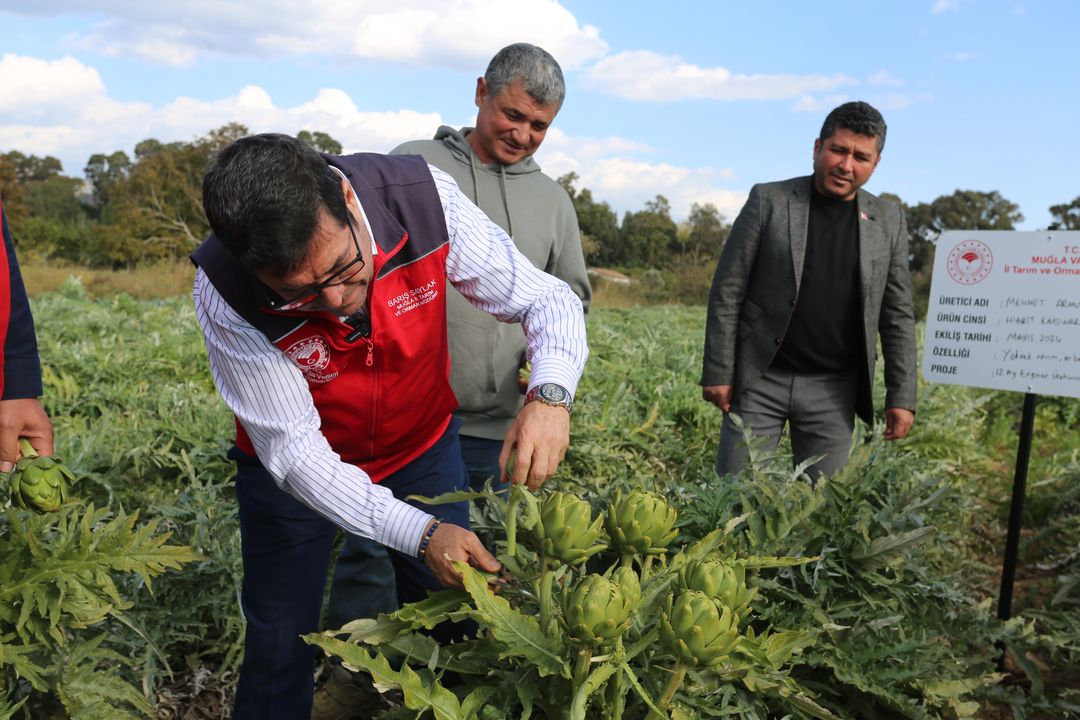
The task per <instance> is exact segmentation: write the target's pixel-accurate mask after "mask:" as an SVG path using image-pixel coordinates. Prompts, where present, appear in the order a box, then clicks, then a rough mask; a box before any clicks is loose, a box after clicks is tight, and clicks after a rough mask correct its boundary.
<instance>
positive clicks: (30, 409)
mask: <svg viewBox="0 0 1080 720" xmlns="http://www.w3.org/2000/svg"><path fill="white" fill-rule="evenodd" d="M19 438H26V439H27V440H29V441H30V444H31V445H33V446H34V449H35V450H37V452H38V455H52V454H53V427H52V422H50V421H49V416H48V415H46V414H45V410H44V408H42V407H41V403H40V402H39V401H38V399H37V398H23V399H19V400H0V472H8V471H9V470H11V469H12V468H13V467H15V463H16V461H18V459H19V455H20V453H19Z"/></svg>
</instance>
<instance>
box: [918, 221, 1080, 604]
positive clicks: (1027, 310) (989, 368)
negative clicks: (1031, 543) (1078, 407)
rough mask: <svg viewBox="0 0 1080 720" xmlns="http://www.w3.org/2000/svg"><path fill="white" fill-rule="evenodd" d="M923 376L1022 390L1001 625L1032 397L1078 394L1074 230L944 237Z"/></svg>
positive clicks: (1077, 243) (1079, 292) (1078, 264)
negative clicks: (1022, 398) (1021, 411)
mask: <svg viewBox="0 0 1080 720" xmlns="http://www.w3.org/2000/svg"><path fill="white" fill-rule="evenodd" d="M922 371H923V377H924V378H926V379H927V380H929V381H931V382H940V383H948V384H952V385H967V386H971V387H982V388H993V389H997V390H1014V391H1018V392H1023V393H1025V395H1024V410H1023V416H1022V418H1021V428H1020V438H1019V444H1018V447H1017V453H1016V474H1015V476H1014V478H1013V494H1012V504H1011V505H1010V508H1009V529H1008V535H1007V537H1006V541H1005V558H1004V562H1003V564H1002V573H1001V592H1000V595H999V597H998V617H999V618H1001V619H1002V620H1007V619H1009V617H1010V615H1011V612H1012V589H1013V580H1014V577H1015V574H1016V559H1017V554H1018V551H1019V544H1020V524H1021V522H1020V521H1021V517H1022V513H1023V507H1024V493H1025V488H1026V485H1027V471H1028V459H1029V457H1030V454H1031V439H1032V433H1033V430H1034V422H1035V400H1036V396H1037V395H1040V394H1042V395H1064V396H1067V397H1080V232H1077V231H1061V232H1059V231H1045V232H1006V231H977V230H971V231H968V230H965V231H950V232H946V233H942V235H941V237H939V238H938V241H937V253H936V256H935V259H934V274H933V280H932V283H931V289H930V306H929V309H928V310H927V314H926V337H925V343H924V350H923V365H922Z"/></svg>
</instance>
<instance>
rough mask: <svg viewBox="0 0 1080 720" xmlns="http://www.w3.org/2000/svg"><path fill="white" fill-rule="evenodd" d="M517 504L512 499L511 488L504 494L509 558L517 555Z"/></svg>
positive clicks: (512, 492) (514, 499) (515, 499)
mask: <svg viewBox="0 0 1080 720" xmlns="http://www.w3.org/2000/svg"><path fill="white" fill-rule="evenodd" d="M519 504H520V503H518V501H517V498H516V497H514V490H513V489H512V488H511V490H510V492H509V493H507V494H506V553H507V554H508V555H510V557H513V556H514V555H516V554H517V516H518V505H519Z"/></svg>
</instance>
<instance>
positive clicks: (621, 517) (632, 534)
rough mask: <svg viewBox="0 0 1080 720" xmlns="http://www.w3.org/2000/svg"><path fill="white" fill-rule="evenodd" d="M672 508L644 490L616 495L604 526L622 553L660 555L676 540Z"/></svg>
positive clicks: (657, 496) (675, 516) (675, 514)
mask: <svg viewBox="0 0 1080 720" xmlns="http://www.w3.org/2000/svg"><path fill="white" fill-rule="evenodd" d="M677 517H678V515H677V513H676V512H675V509H674V508H673V507H671V506H670V505H668V504H667V502H665V501H664V499H663V498H662V497H660V496H659V495H657V494H655V493H651V492H646V491H644V490H634V491H632V492H631V493H630V494H628V495H626V496H623V494H622V492H621V491H620V492H616V493H615V499H614V500H613V501H612V502H611V507H610V508H608V512H607V518H606V520H605V523H604V524H605V527H606V528H607V531H608V535H610V536H611V542H612V543H613V544H614V545H615V546H616V547H618V548H619V551H620V552H621V553H623V554H629V553H637V554H640V555H659V554H660V553H663V552H664V550H665V549H666V548H667V546H668V545H670V544H671V542H672V541H673V540H674V539H675V536H676V535H677V534H678V532H679V531H678V530H676V529H675V520H676V519H677Z"/></svg>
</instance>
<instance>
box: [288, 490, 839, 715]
mask: <svg viewBox="0 0 1080 720" xmlns="http://www.w3.org/2000/svg"><path fill="white" fill-rule="evenodd" d="M635 495H642V496H643V497H646V498H648V499H650V501H651V500H653V498H652V497H651V496H650V495H649V494H648V493H641V491H637V492H636V493H631V494H630V495H629V496H628V498H634V497H635ZM565 497H566V495H565V494H564V493H559V492H557V491H556V492H553V493H550V494H548V495H546V496H545V497H543V498H541V499H539V500H538V499H537V498H536V497H535V496H533V495H532V494H531V493H529V492H528V491H525V490H524V489H523V488H521V487H520V486H517V487H515V488H513V489H512V490H511V492H510V497H509V499H508V500H503V499H501V498H500V497H498V496H497V495H495V494H494V493H490V492H489V493H487V494H486V495H485V496H484V503H485V507H490V506H497V507H498V510H497V511H496V514H498V515H500V516H502V517H505V518H506V527H507V536H506V537H507V539H506V541H505V542H500V543H498V545H499V547H500V548H501V549H502V552H501V553H500V555H499V557H500V558H501V560H502V562H503V565H504V568H506V569H507V573H506V574H504V575H503V576H502V577H500V578H498V579H497V580H496V579H493V578H490V577H488V576H486V575H484V574H482V573H479V572H477V571H476V570H473V569H472V568H470V567H468V566H467V565H465V564H463V563H458V565H457V568H458V570H459V571H460V572H462V574H463V578H464V586H465V591H466V592H467V593H468V596H467V597H459V598H458V601H457V602H456V603H454V602H451V603H449V604H448V603H447V602H437V603H433V602H427V603H421V604H416V605H409V606H406V607H405V608H403V609H402V610H401V611H398V612H396V613H393V614H391V615H389V616H384V617H382V618H380V619H379V620H366V621H364V620H361V621H356V622H354V623H351V624H350V625H349V626H347V627H346V628H345V629H343V632H344V633H347V634H348V635H349V642H348V643H342V641H341V640H340V639H338V638H337V637H335V636H336V635H338V634H339V633H337V632H333V631H331V632H328V633H324V634H320V635H313V636H308V637H307V638H306V639H307V641H308V642H310V643H313V644H315V645H318V646H320V647H322V648H323V649H324V650H326V651H327V652H330V653H333V654H337V655H339V656H340V657H341V658H342V659H343V660H344V661H345V662H346V663H348V664H349V665H351V666H353V667H356V668H360V669H365V670H367V671H369V672H371V673H372V675H373V678H374V679H375V681H376V682H377V683H378V684H379V685H380V686H381V687H391V688H397V689H400V690H402V692H403V693H404V696H405V704H406V707H408V708H409V709H411V710H419V711H429V710H430V711H431V712H432V713H433V715H434V716H435V717H436V718H467V717H475V715H473V714H470V713H469V711H468V710H467V708H466V705H467V704H469V702H470V698H477V697H484V698H488V699H489V704H488V705H487V707H486V709H485V713H484V715H483V717H486V718H518V717H529V716H532V715H533V714H534V713H538V716H539V717H543V718H551V719H555V718H566V719H567V720H586V718H609V719H615V718H620V719H621V718H626V720H632V719H635V718H645V717H652V716H653V714H654V713H660V714H664V716H666V713H668V712H676V713H682V715H681V716H684V717H695V716H696V715H693V714H690V713H691V712H692V711H691V709H690V708H692V707H694V706H695V704H696V703H697V702H698V698H701V697H705V696H708V695H709V694H711V693H715V692H718V691H722V690H726V691H729V692H731V693H732V697H733V698H738V699H737V701H735V702H734V703H733V706H734V705H738V706H739V707H741V708H742V709H744V710H746V711H747V712H758V713H761V714H765V713H767V712H769V711H770V710H776V709H779V708H787V709H788V710H792V709H794V708H795V707H796V705H795V704H793V703H792V702H791V701H790V698H792V697H797V698H800V699H801V700H805V701H806V702H807V703H809V704H811V705H815V706H816V704H815V703H814V702H813V700H812V699H811V696H810V692H809V691H808V690H807V689H805V688H803V687H802V686H800V685H799V684H798V683H797V682H795V681H794V680H792V679H791V677H790V676H789V675H788V674H787V666H788V664H789V662H790V660H791V656H792V654H793V653H794V652H796V650H798V649H801V648H803V647H805V646H806V645H808V644H810V643H811V642H812V638H813V635H814V633H813V632H811V633H802V634H796V635H797V637H794V636H791V635H785V636H783V639H782V640H780V641H776V640H774V638H775V635H774V633H773V632H772V631H770V630H768V629H767V628H766V627H765V623H761V622H759V627H758V628H756V629H753V628H749V627H747V628H746V632H745V633H743V632H740V627H739V626H740V624H741V623H746V622H749V618H750V616H751V615H753V614H754V611H753V610H751V609H749V608H747V609H746V610H745V614H744V615H740V614H739V613H737V612H734V611H733V610H732V609H730V608H728V607H727V606H726V605H724V604H723V601H722V600H721V599H719V598H716V597H712V596H710V595H708V594H706V593H705V592H703V591H701V590H683V591H681V592H679V593H677V594H676V596H675V598H674V600H672V587H673V584H674V583H675V581H676V578H677V576H678V573H679V571H680V569H682V568H684V567H685V566H686V565H687V564H688V563H697V562H701V561H702V560H704V559H705V558H708V557H714V556H717V557H718V556H719V553H720V551H721V550H720V549H721V547H722V546H723V545H724V544H725V542H726V541H727V539H728V538H729V537H730V536H729V533H730V531H731V529H732V528H734V527H735V526H737V525H738V524H739V523H740V522H741V520H742V518H739V519H736V520H734V521H732V522H731V523H729V524H728V527H727V528H726V529H725V530H721V531H716V532H712V533H709V534H707V535H706V536H705V537H703V538H701V539H700V540H698V541H696V542H694V543H692V544H690V545H687V546H685V547H683V548H680V549H679V550H678V551H676V550H670V551H669V550H667V549H665V548H662V547H659V546H658V545H657V544H655V543H648V546H647V547H646V548H645V549H644V550H643V551H638V550H635V549H633V548H625V547H624V548H622V550H621V552H610V553H606V554H605V553H603V552H602V551H601V552H600V553H599V554H595V555H593V557H592V558H590V559H589V561H588V563H586V564H582V563H580V562H577V561H578V560H579V559H580V558H576V557H575V558H570V559H568V560H567V561H561V560H559V559H557V558H554V557H551V556H550V555H546V554H545V553H544V551H543V550H541V552H540V553H539V554H538V553H534V552H532V551H531V550H529V549H527V548H525V547H524V546H522V545H520V544H517V543H516V542H515V541H514V539H513V538H514V531H513V528H515V527H516V526H517V524H518V522H519V521H520V522H522V524H523V525H526V526H528V525H534V524H538V523H540V522H544V523H545V528H544V531H545V534H546V535H553V534H554V535H558V534H559V533H558V532H557V530H558V523H559V522H566V523H567V524H568V526H570V527H573V528H574V529H575V530H576V531H578V532H580V530H581V529H582V528H583V527H584V526H585V525H583V523H585V524H587V523H588V518H589V515H590V514H589V513H585V514H584V515H583V516H582V515H580V514H576V513H575V514H565V513H564V514H561V515H559V514H552V513H550V512H549V513H545V512H544V511H543V510H542V509H539V508H536V507H530V506H535V505H540V506H544V505H550V504H552V502H551V501H550V498H556V500H555V503H554V504H555V505H556V506H557V505H559V504H560V503H561V502H564V501H563V500H561V499H562V498H565ZM578 502H580V503H585V501H584V500H578ZM586 504H587V503H586ZM626 504H627V505H630V506H633V507H645V506H646V505H647V506H648V507H650V508H651V512H652V513H653V514H655V515H657V516H658V517H662V518H666V517H667V516H668V514H669V513H668V509H667V508H663V509H662V508H658V507H655V505H656V503H655V502H650V503H642V502H634V501H633V500H629V501H628V502H627V503H626ZM614 510H615V509H614V508H613V507H609V508H608V510H607V512H606V514H605V518H604V521H605V524H606V525H607V527H609V528H612V527H617V526H618V523H619V522H620V521H622V520H625V521H626V523H627V525H626V527H625V528H622V530H623V531H624V532H622V533H620V534H632V533H633V532H634V530H633V529H632V527H631V524H632V523H634V522H635V517H634V513H628V512H626V510H625V509H624V510H622V511H620V512H618V513H617V514H616V513H614ZM519 513H521V515H522V517H520V518H518V517H517V516H518V514H519ZM541 518H546V519H545V520H541ZM798 562H803V561H799V560H792V561H786V560H784V559H773V558H764V557H748V558H746V563H747V565H748V566H752V567H765V566H769V565H772V564H780V565H787V564H790V563H798ZM571 563H574V564H571ZM634 567H636V568H637V569H636V570H634V569H632V568H634ZM628 575H633V576H634V577H633V578H630V577H629V576H628ZM609 578H610V579H609ZM493 588H497V593H496V590H495V589H493ZM446 599H450V598H449V597H447V598H446ZM465 618H468V619H471V620H473V621H475V622H476V623H477V624H478V625H479V626H480V633H479V635H478V636H477V638H476V639H475V640H468V641H465V642H460V643H455V644H452V645H448V646H442V647H440V646H438V645H435V644H434V643H433V642H431V641H430V640H426V641H425V640H421V639H420V638H419V636H416V635H414V634H413V633H414V632H415V631H416V630H418V629H420V628H430V627H432V626H434V625H435V624H437V623H440V622H443V621H446V620H454V621H459V620H462V619H465ZM372 650H373V651H375V654H371V651H372ZM410 665H412V667H410ZM390 668H400V669H399V670H390ZM446 672H453V673H454V675H453V676H449V677H454V678H456V679H457V680H458V682H457V683H456V684H447V683H445V681H444V678H445V677H447V676H445V675H444V673H446ZM458 698H465V699H464V701H463V702H462V703H461V704H460V705H458V704H457V700H458ZM564 698H573V701H572V702H571V703H570V704H569V706H567V705H566V703H565V701H564V700H563V699H564ZM495 699H497V700H495ZM492 700H495V702H496V703H497V704H496V705H493V704H492V702H491V701H492ZM748 716H749V715H748ZM816 717H824V718H828V717H833V716H832V715H831V714H830V713H828V712H827V711H825V710H824V709H820V712H818V713H817V714H816Z"/></svg>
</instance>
